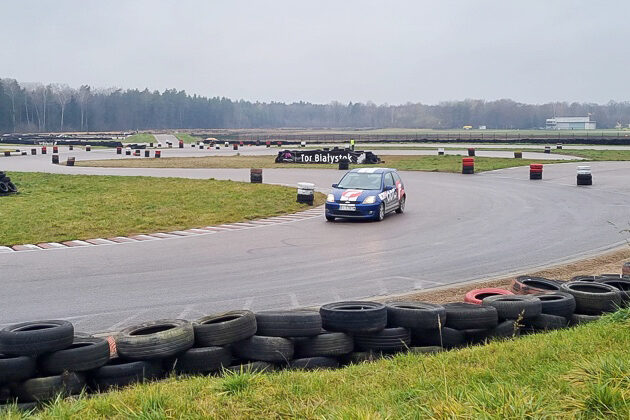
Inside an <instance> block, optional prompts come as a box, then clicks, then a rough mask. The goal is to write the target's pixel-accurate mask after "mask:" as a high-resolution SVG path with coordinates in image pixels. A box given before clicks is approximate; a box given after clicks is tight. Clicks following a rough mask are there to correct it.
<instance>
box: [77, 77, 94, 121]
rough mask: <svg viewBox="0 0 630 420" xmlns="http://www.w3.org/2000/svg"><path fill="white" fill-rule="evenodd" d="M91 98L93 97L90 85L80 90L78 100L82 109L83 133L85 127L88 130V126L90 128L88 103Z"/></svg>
mask: <svg viewBox="0 0 630 420" xmlns="http://www.w3.org/2000/svg"><path fill="white" fill-rule="evenodd" d="M90 96H92V92H91V90H90V87H89V86H88V85H83V86H81V87H80V88H79V92H78V93H77V99H78V101H79V108H80V109H81V131H83V127H85V128H86V129H87V126H88V125H87V103H88V101H89V100H90ZM84 121H85V123H84Z"/></svg>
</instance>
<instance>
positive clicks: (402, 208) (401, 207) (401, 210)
mask: <svg viewBox="0 0 630 420" xmlns="http://www.w3.org/2000/svg"><path fill="white" fill-rule="evenodd" d="M406 200H407V198H406V196H404V195H403V196H402V197H401V199H400V204H399V205H398V208H397V209H396V213H398V214H402V213H404V212H405V201H406Z"/></svg>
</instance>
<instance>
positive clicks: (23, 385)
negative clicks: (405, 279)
mask: <svg viewBox="0 0 630 420" xmlns="http://www.w3.org/2000/svg"><path fill="white" fill-rule="evenodd" d="M591 277H593V278H594V279H595V280H592V281H588V282H584V281H569V282H565V283H561V282H555V281H552V280H547V279H543V278H540V277H538V278H537V277H528V276H522V277H519V283H518V284H523V282H524V283H525V285H524V286H523V290H525V291H526V292H532V289H531V287H530V286H527V283H528V281H530V280H531V281H537V282H539V283H536V285H538V286H541V285H542V286H548V287H551V286H550V285H553V287H558V288H561V289H562V290H563V291H561V292H558V291H554V290H549V289H544V288H541V289H540V290H542V291H543V293H540V294H521V295H511V294H505V292H507V293H509V292H508V291H507V290H503V289H498V290H501V292H500V293H502V294H495V295H491V296H485V297H484V296H483V295H484V291H485V293H486V294H487V293H488V291H489V290H495V289H477V290H473V291H471V293H468V294H467V296H474V297H475V299H478V298H480V297H481V298H483V299H482V302H481V305H479V304H475V303H467V302H455V303H447V304H444V305H439V304H434V303H427V302H416V301H391V302H387V303H385V304H383V303H378V302H367V301H349V302H336V303H330V304H326V305H323V306H322V307H321V308H320V309H319V312H317V311H312V310H297V309H296V310H282V311H263V312H258V313H253V312H251V311H247V310H237V311H229V312H224V313H219V314H214V315H209V316H205V317H203V318H200V319H198V320H196V321H194V322H189V321H185V320H159V321H153V322H146V323H143V324H139V325H136V326H131V327H129V328H126V329H125V330H123V331H122V332H120V333H117V334H114V335H113V336H112V337H113V338H112V337H108V338H107V339H105V338H102V337H101V338H99V337H92V336H85V335H76V334H75V331H74V327H73V325H72V324H71V323H70V322H68V321H54V320H49V321H34V322H25V323H20V324H15V325H11V326H8V327H5V328H3V329H2V330H0V404H3V403H6V402H16V403H18V404H26V403H31V402H37V403H38V404H43V403H45V402H46V401H50V400H52V399H54V398H57V396H58V395H62V396H66V395H75V394H79V393H81V392H83V391H95V392H101V391H108V390H110V389H112V388H119V387H123V386H127V385H130V384H134V383H138V382H145V381H152V380H158V379H162V378H164V377H167V376H168V375H169V374H170V373H171V372H174V373H176V374H180V375H207V374H215V373H216V372H221V371H226V372H235V373H239V372H274V371H277V370H279V369H283V368H284V369H288V370H305V371H308V370H316V369H334V368H337V367H339V366H344V365H347V364H351V363H360V362H364V361H372V360H376V359H378V358H381V357H387V356H388V355H391V354H393V353H397V352H410V353H415V354H432V353H437V352H440V351H444V350H445V349H455V348H460V347H464V346H468V345H477V344H483V343H486V342H488V341H490V340H494V339H506V338H512V337H516V336H518V335H520V334H521V333H525V334H530V333H537V332H544V331H550V330H557V329H560V328H566V327H569V326H575V325H579V324H583V323H586V322H592V321H595V320H597V319H599V318H600V316H601V315H602V314H603V313H605V312H609V311H610V310H614V309H615V308H616V307H617V305H618V304H619V302H621V298H620V292H621V291H624V290H625V291H626V292H628V288H630V279H627V278H623V277H621V276H619V275H615V277H613V275H600V276H591ZM596 280H598V281H596ZM599 281H601V282H607V283H600V282H599ZM615 285H616V286H615ZM564 290H566V292H565V291H564ZM112 339H113V341H114V342H115V348H116V349H117V354H116V355H112V351H111V349H110V340H112ZM29 407H31V408H32V407H33V405H30V406H29ZM1 408H2V405H0V409H1Z"/></svg>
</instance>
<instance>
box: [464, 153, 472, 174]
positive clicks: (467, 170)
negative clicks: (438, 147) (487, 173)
mask: <svg viewBox="0 0 630 420" xmlns="http://www.w3.org/2000/svg"><path fill="white" fill-rule="evenodd" d="M474 173H475V158H471V157H468V158H462V174H474Z"/></svg>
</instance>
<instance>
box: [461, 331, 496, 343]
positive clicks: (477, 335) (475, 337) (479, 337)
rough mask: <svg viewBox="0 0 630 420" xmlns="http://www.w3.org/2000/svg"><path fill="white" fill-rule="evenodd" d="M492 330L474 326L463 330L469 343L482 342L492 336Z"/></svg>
mask: <svg viewBox="0 0 630 420" xmlns="http://www.w3.org/2000/svg"><path fill="white" fill-rule="evenodd" d="M490 331H491V330H488V329H485V328H473V329H470V330H462V332H463V333H464V337H465V340H466V343H467V344H482V343H485V342H486V341H487V340H488V338H489V337H490Z"/></svg>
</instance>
